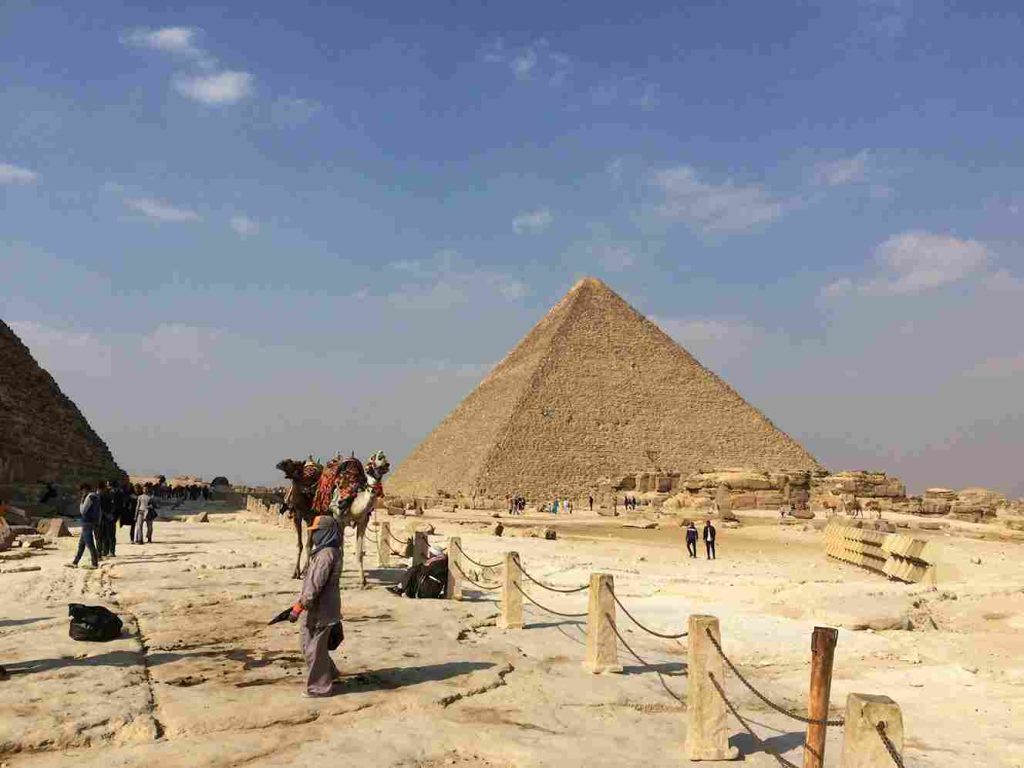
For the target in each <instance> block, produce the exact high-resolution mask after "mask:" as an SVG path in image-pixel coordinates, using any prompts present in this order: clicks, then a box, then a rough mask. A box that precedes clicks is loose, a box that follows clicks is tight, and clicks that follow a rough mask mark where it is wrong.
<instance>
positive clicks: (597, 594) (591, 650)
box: [583, 573, 622, 674]
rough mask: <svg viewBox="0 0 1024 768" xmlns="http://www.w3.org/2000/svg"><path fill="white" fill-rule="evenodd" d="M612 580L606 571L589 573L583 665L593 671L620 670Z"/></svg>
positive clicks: (599, 672) (602, 672)
mask: <svg viewBox="0 0 1024 768" xmlns="http://www.w3.org/2000/svg"><path fill="white" fill-rule="evenodd" d="M614 590H615V581H614V578H613V577H612V575H611V574H609V573H592V574H590V594H589V597H590V602H589V604H588V607H587V647H586V657H585V659H584V661H583V666H584V667H585V668H586V669H588V670H589V671H591V672H593V673H594V674H605V673H608V672H621V671H622V666H621V665H620V664H619V639H618V637H617V636H616V634H615V597H614Z"/></svg>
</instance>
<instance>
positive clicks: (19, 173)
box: [0, 163, 39, 184]
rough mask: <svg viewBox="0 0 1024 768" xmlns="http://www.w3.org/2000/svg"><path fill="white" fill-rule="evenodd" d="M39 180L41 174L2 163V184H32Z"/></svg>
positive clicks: (0, 178)
mask: <svg viewBox="0 0 1024 768" xmlns="http://www.w3.org/2000/svg"><path fill="white" fill-rule="evenodd" d="M38 179H39V174H37V173H36V172H35V171H30V170H29V169H28V168H21V167H19V166H17V165H11V164H9V163H0V184H32V183H34V182H35V181H37V180H38Z"/></svg>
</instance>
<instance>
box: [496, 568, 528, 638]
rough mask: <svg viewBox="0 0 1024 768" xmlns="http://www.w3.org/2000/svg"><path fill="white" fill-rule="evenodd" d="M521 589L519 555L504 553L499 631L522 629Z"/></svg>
mask: <svg viewBox="0 0 1024 768" xmlns="http://www.w3.org/2000/svg"><path fill="white" fill-rule="evenodd" d="M522 588H523V585H522V572H521V571H520V570H519V554H518V553H517V552H506V553H505V567H504V569H503V573H502V582H501V613H500V615H499V616H498V627H500V628H501V629H522V628H523V593H522Z"/></svg>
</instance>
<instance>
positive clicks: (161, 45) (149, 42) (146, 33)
mask: <svg viewBox="0 0 1024 768" xmlns="http://www.w3.org/2000/svg"><path fill="white" fill-rule="evenodd" d="M198 32H199V30H198V29H196V28H195V27H161V28H160V29H146V28H139V29H133V30H131V31H129V32H127V33H125V35H124V36H123V38H122V39H123V40H124V42H126V43H127V44H128V45H133V46H136V47H138V48H151V49H152V50H154V51H161V52H162V53H174V54H179V55H184V56H193V57H201V56H205V53H204V51H203V50H202V49H200V48H198V47H197V46H196V45H195V40H196V37H197V35H198Z"/></svg>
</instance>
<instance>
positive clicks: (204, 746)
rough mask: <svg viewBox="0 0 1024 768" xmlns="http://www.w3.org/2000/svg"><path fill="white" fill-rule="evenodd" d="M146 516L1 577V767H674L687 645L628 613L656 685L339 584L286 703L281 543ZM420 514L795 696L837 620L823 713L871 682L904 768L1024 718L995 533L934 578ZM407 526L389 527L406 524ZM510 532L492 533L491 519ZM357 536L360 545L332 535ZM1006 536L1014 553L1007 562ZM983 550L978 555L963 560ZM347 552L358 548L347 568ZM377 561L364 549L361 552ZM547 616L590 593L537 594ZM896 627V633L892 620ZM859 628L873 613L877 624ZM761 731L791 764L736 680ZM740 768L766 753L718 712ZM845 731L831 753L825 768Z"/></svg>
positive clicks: (266, 530) (1012, 597)
mask: <svg viewBox="0 0 1024 768" xmlns="http://www.w3.org/2000/svg"><path fill="white" fill-rule="evenodd" d="M212 519H213V522H211V523H209V524H193V523H173V522H166V523H161V524H158V527H157V532H156V536H157V539H158V542H157V543H155V544H153V545H148V546H145V547H135V546H131V545H127V544H122V545H121V547H120V554H119V556H118V557H117V558H116V559H115V560H113V561H111V562H109V563H106V564H104V565H103V567H102V568H101V569H100V570H98V571H92V572H89V571H81V570H78V571H72V570H68V569H65V568H63V567H62V564H63V562H65V561H66V560H68V559H70V552H71V551H72V550H73V544H74V541H73V540H71V539H65V540H61V542H60V544H61V550H60V551H59V552H48V553H45V554H42V555H39V556H35V557H32V558H31V559H30V560H26V561H19V562H31V563H32V564H33V565H39V566H41V568H42V570H40V571H34V572H25V573H13V574H0V587H2V589H3V591H4V592H3V594H4V597H3V606H4V608H3V612H2V616H0V661H2V663H3V664H4V665H5V666H6V667H7V668H8V670H9V671H10V672H11V673H12V677H11V679H10V680H9V681H7V682H4V683H0V762H3V763H5V764H6V765H7V766H8V767H9V768H21V767H22V766H25V767H26V768H27V767H32V768H36V767H38V768H43V767H48V766H57V765H66V764H69V763H70V762H71V761H72V760H73V761H74V762H75V764H77V765H84V766H96V767H97V768H99V766H103V767H104V768H108V766H110V765H123V766H135V765H138V766H142V765H146V766H156V767H161V766H225V767H226V766H243V765H245V766H283V765H294V764H300V763H306V762H308V761H312V760H316V759H321V760H327V761H330V763H329V764H333V763H335V762H338V761H339V760H341V759H344V760H345V761H346V762H347V763H348V764H351V765H357V766H362V765H366V766H435V765H436V766H443V765H456V766H459V765H465V766H469V765H473V766H535V765H536V766H548V765H550V766H575V765H584V764H586V765H590V766H622V765H632V764H636V762H637V760H638V756H640V755H642V756H643V762H644V763H645V765H649V766H652V767H658V766H679V765H680V764H681V763H682V762H683V761H682V758H681V749H682V743H683V737H684V714H683V713H682V711H681V707H680V704H679V703H678V702H677V701H676V700H675V699H674V698H672V697H671V696H670V695H669V694H668V693H667V692H666V690H665V687H663V684H664V686H667V687H668V689H669V690H671V691H673V692H674V693H676V694H677V695H679V696H681V697H683V699H684V700H685V691H686V677H685V664H684V662H685V650H684V649H683V647H682V646H680V645H679V644H678V643H675V642H671V641H665V640H659V639H657V638H654V637H651V636H649V635H646V634H644V633H643V632H641V631H640V630H637V629H636V628H635V627H630V626H629V624H628V622H627V621H625V620H624V619H623V618H622V617H620V625H621V627H622V631H623V635H624V637H625V638H626V639H627V640H628V641H629V643H630V645H631V646H632V647H633V648H634V649H635V650H636V651H637V653H639V654H640V655H641V656H642V657H643V658H644V659H645V661H647V662H649V663H651V664H653V665H655V668H656V670H657V672H660V673H661V675H662V676H659V674H656V673H655V672H654V671H652V670H651V669H650V668H646V667H643V666H641V665H640V664H638V663H636V662H635V661H634V660H632V659H631V658H630V657H629V656H628V654H627V653H625V652H622V655H621V659H620V660H621V661H622V663H623V665H624V666H625V672H624V674H621V675H610V676H601V677H595V676H592V675H589V674H587V673H586V672H585V671H584V670H583V669H582V667H581V664H580V662H581V660H582V657H583V642H584V627H583V625H582V624H581V623H580V621H578V620H573V619H565V618H559V617H556V616H552V615H550V614H546V613H544V612H543V611H541V610H539V609H535V608H533V607H532V606H529V605H528V606H527V609H526V616H527V628H526V629H524V630H522V631H519V632H503V631H500V630H497V629H496V628H495V627H494V626H493V624H494V617H495V616H496V614H497V609H496V606H495V603H494V602H493V600H491V599H488V596H487V595H481V594H478V593H476V592H473V591H471V592H470V593H469V595H468V597H469V599H468V600H466V601H464V602H461V603H456V602H448V601H412V600H405V599H399V598H395V597H393V596H391V595H389V594H387V593H386V592H385V591H384V590H383V589H382V588H381V585H382V584H384V583H389V582H391V581H392V580H394V579H395V578H396V577H397V574H398V572H397V570H391V571H387V570H373V569H371V570H370V573H369V575H370V578H371V583H372V585H373V586H372V588H371V589H368V590H365V591H364V590H358V589H355V581H354V578H353V573H351V572H346V573H345V576H344V579H343V589H344V592H343V605H344V612H345V622H346V623H345V634H346V641H345V643H344V645H343V646H342V648H341V649H340V650H339V652H337V653H336V654H335V658H336V661H337V662H338V666H339V667H340V668H341V670H342V672H343V674H344V681H343V683H342V691H343V693H342V695H339V696H337V697H335V698H332V699H328V700H322V701H313V702H311V701H309V700H306V699H303V698H301V696H300V695H299V694H300V691H301V689H302V685H301V680H302V675H303V671H302V660H301V656H300V654H299V650H298V645H297V631H296V629H295V627H293V626H291V625H288V624H282V625H276V626H274V627H267V626H266V621H267V620H268V619H269V617H270V616H272V615H274V614H275V613H276V612H278V611H279V610H281V609H282V608H283V607H286V606H287V605H289V604H290V603H291V601H292V599H293V598H294V595H295V593H296V590H297V585H296V583H295V582H293V581H291V580H290V579H289V578H287V577H288V574H289V572H290V567H291V564H292V557H293V549H292V547H293V542H292V536H291V535H290V533H289V531H287V530H285V529H278V528H274V527H271V526H267V525H264V524H261V523H257V522H255V521H253V520H251V519H249V518H246V517H245V516H244V515H234V514H225V515H214V516H213V518H212ZM459 520H461V522H456V521H455V520H453V519H452V518H450V517H449V518H446V519H435V520H430V522H432V523H433V524H434V525H435V527H436V528H437V536H435V537H433V539H434V540H437V541H440V542H442V543H443V541H444V539H445V537H446V536H447V535H449V534H455V533H458V535H460V536H461V537H462V541H463V546H464V547H465V548H466V550H467V551H468V552H469V553H470V554H472V555H474V556H476V557H477V558H478V559H481V560H488V561H493V560H497V559H500V555H501V554H502V553H503V552H504V551H505V550H506V549H513V548H514V549H515V550H516V551H518V552H520V554H521V556H522V559H523V563H524V566H525V567H526V568H527V569H529V570H530V571H531V573H534V574H535V575H537V576H538V577H539V578H542V579H545V580H549V581H551V582H553V583H556V584H560V585H564V586H574V585H576V584H582V583H584V582H585V581H586V580H587V578H588V575H589V574H590V573H591V572H592V571H598V570H600V571H604V572H608V573H612V574H613V575H614V576H615V580H616V591H617V593H618V594H619V595H620V597H622V599H623V600H624V601H625V602H626V603H627V605H629V607H630V609H631V611H632V612H633V613H634V614H635V615H636V616H637V617H638V618H639V619H641V620H642V621H643V622H645V623H647V624H648V625H649V626H652V627H654V628H657V629H660V630H662V631H673V630H678V629H680V628H683V627H684V625H685V622H686V617H687V616H688V615H689V614H690V613H694V612H701V613H712V614H715V615H718V616H719V617H720V618H721V621H722V628H723V643H724V645H725V647H726V650H727V652H728V653H729V654H730V655H731V656H732V657H733V658H734V659H735V660H736V661H737V662H738V663H739V664H740V665H741V666H742V667H743V668H744V669H746V670H747V671H748V673H749V674H751V675H752V676H753V677H754V679H755V680H756V681H757V682H758V683H759V684H760V685H763V687H764V688H765V689H766V690H767V691H769V692H770V693H771V695H772V696H773V697H775V698H777V699H779V700H781V701H782V702H783V703H785V704H787V705H789V706H792V707H794V708H798V709H799V708H800V707H801V705H802V701H803V697H804V695H805V692H806V685H807V658H808V655H809V638H810V631H811V628H812V627H813V625H814V624H815V623H819V624H820V623H832V624H835V625H838V626H840V627H844V629H842V630H841V632H840V641H839V651H838V654H837V667H836V680H835V683H834V687H833V702H834V703H835V705H836V706H837V708H841V705H842V702H843V700H844V698H845V695H846V693H847V692H849V691H854V690H856V691H864V692H871V693H886V694H888V695H890V696H892V697H893V698H895V699H896V700H897V701H899V702H900V704H901V705H902V707H903V710H904V717H905V719H906V721H907V728H908V734H909V742H908V750H907V765H908V766H927V765H940V764H941V765H948V764H956V765H962V766H971V765H977V766H982V765H985V766H1021V765H1024V743H1022V741H1024V732H1022V731H1021V729H1020V728H1019V727H1015V722H1019V720H1020V718H1021V716H1022V715H1024V662H1022V658H1024V656H1022V652H1024V640H1022V635H1021V630H1022V629H1024V564H1022V560H1021V558H1020V557H1019V555H1017V556H1015V554H1016V553H1014V552H1007V551H1006V547H1005V545H1000V544H995V543H992V542H984V541H973V540H971V541H963V542H957V548H956V554H955V558H954V559H955V560H956V561H957V564H958V568H959V569H960V570H962V571H965V572H967V573H969V576H970V577H969V578H965V579H964V580H962V581H958V582H955V583H952V584H948V585H940V586H941V587H942V589H941V591H938V592H928V591H927V590H925V589H923V588H920V587H911V586H906V585H899V584H892V583H888V582H885V581H883V580H881V579H879V578H877V577H874V576H871V575H868V574H865V573H863V572H860V571H857V570H855V569H852V568H849V567H846V566H842V565H839V564H835V563H830V562H827V561H826V560H825V559H824V557H823V556H822V554H821V546H820V534H818V533H814V532H810V531H803V530H801V529H799V528H797V529H780V528H779V527H778V526H769V525H758V526H751V527H747V528H743V529H740V530H735V531H733V530H726V531H722V532H721V534H720V549H719V554H720V559H719V560H717V561H715V562H707V561H705V560H703V559H699V560H690V559H688V558H686V557H685V556H684V555H685V551H684V549H683V546H682V542H681V536H682V532H681V530H680V529H678V528H668V529H659V530H651V531H647V530H635V529H623V528H621V521H615V520H611V521H607V520H597V519H593V518H591V519H590V520H586V519H583V518H581V519H579V520H574V521H562V520H559V521H556V525H557V527H558V529H559V534H560V538H559V539H558V540H557V541H553V542H552V541H544V540H542V539H535V538H525V537H523V536H521V535H520V534H522V533H523V531H522V530H519V529H518V528H519V524H523V527H527V526H534V525H537V524H538V522H537V521H530V520H526V521H523V520H514V521H512V527H511V529H510V530H509V531H507V532H506V536H505V537H503V538H496V537H493V536H490V535H489V534H487V533H486V532H485V526H486V525H487V524H488V523H490V522H491V521H490V519H489V518H488V517H487V516H485V515H474V514H472V513H469V514H465V515H460V517H459ZM421 522H424V520H423V519H422V518H410V519H408V520H403V519H400V518H392V519H391V523H392V526H393V529H395V530H396V532H397V533H399V534H400V535H401V534H402V533H403V532H404V530H406V529H407V528H411V526H412V525H415V524H418V523H421ZM506 522H507V521H506ZM347 546H349V547H351V542H348V543H347ZM1019 551H1020V550H1018V552H1019ZM972 559H980V560H981V564H976V563H972V562H971V560H972ZM345 562H346V564H351V563H352V562H353V559H352V553H351V552H349V553H348V554H347V555H346V559H345ZM369 562H370V563H372V562H374V558H373V556H372V555H371V556H369ZM531 594H533V595H534V597H535V598H536V599H537V600H538V601H540V602H542V603H543V604H546V605H548V606H549V607H552V608H554V609H556V610H559V611H562V612H578V611H583V610H585V605H586V603H585V600H586V598H585V595H584V596H580V595H575V596H567V595H555V594H552V593H546V592H531ZM73 601H82V602H91V603H100V604H105V605H108V606H109V607H111V608H112V609H113V610H115V611H116V612H118V613H119V614H120V615H121V616H122V618H124V619H125V620H126V624H127V625H128V626H127V632H126V634H125V637H124V638H122V639H119V640H116V641H114V642H111V643H107V644H103V645H87V644H82V643H76V642H74V641H72V640H70V639H69V638H68V636H67V617H66V604H67V603H68V602H73ZM896 626H903V627H906V626H911V627H913V631H908V630H906V629H902V630H898V629H886V628H887V627H896ZM855 627H875V628H876V630H877V631H870V630H867V629H864V630H862V631H856V630H855V629H854V628H855ZM729 691H730V696H731V697H733V698H734V700H735V701H736V702H737V704H738V705H739V706H740V708H741V710H743V711H745V712H747V713H749V714H750V715H751V716H752V718H753V720H754V722H755V723H756V724H757V725H756V726H755V727H757V728H758V729H759V730H760V732H761V733H762V734H763V736H764V737H765V738H766V739H767V740H768V743H769V744H770V745H771V746H772V747H773V748H775V749H780V750H783V751H785V752H786V754H787V756H788V757H789V758H790V759H795V760H797V761H798V762H799V754H800V753H799V747H800V744H801V739H802V728H801V727H800V726H799V725H798V724H796V723H790V722H787V721H786V720H785V719H784V718H782V717H781V716H779V715H777V714H776V713H773V712H771V711H769V710H767V708H766V707H765V706H764V705H763V704H761V703H760V702H758V701H757V700H756V699H754V698H753V696H751V695H750V694H749V693H747V692H746V691H745V690H744V689H742V688H741V687H740V686H739V684H738V683H736V682H735V681H730V683H729ZM730 728H732V729H733V732H735V733H736V734H737V736H736V737H735V743H736V744H738V745H739V746H740V747H741V749H742V750H743V752H744V753H746V754H747V757H746V763H747V764H748V765H752V766H770V765H775V763H774V761H772V760H771V759H770V758H769V757H768V756H767V755H765V754H764V753H763V752H760V751H757V748H756V747H755V745H754V744H753V743H751V741H750V740H749V738H748V737H745V736H742V735H741V734H740V729H739V728H738V727H737V726H735V724H731V725H730ZM840 738H841V734H840V732H839V731H838V730H835V732H834V733H832V734H831V735H830V738H829V745H828V759H827V764H828V765H830V766H834V765H838V755H839V744H840Z"/></svg>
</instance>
